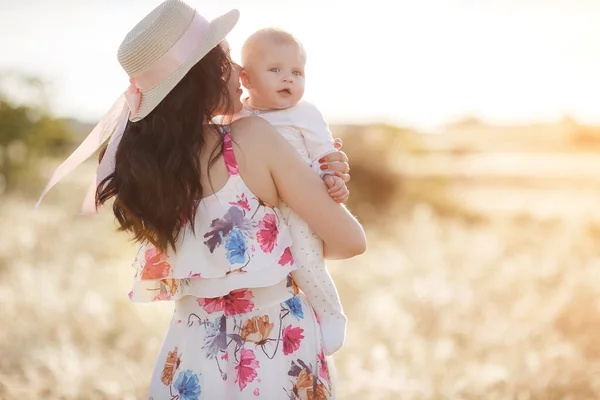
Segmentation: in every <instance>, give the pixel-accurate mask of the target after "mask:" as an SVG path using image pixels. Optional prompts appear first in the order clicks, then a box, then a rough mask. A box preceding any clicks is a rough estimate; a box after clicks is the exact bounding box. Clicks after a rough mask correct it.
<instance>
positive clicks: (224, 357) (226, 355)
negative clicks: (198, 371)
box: [221, 353, 229, 361]
mask: <svg viewBox="0 0 600 400" xmlns="http://www.w3.org/2000/svg"><path fill="white" fill-rule="evenodd" d="M221 360H225V361H229V353H223V355H222V356H221Z"/></svg>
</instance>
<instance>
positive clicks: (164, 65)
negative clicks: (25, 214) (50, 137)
mask: <svg viewBox="0 0 600 400" xmlns="http://www.w3.org/2000/svg"><path fill="white" fill-rule="evenodd" d="M209 28H210V23H209V22H208V21H207V20H206V19H205V18H204V17H202V16H201V15H200V14H198V13H195V15H194V18H193V19H192V22H191V23H190V25H189V26H188V28H187V30H186V31H185V32H184V34H183V35H182V36H181V37H180V38H179V39H178V41H177V42H176V43H175V44H174V45H173V46H172V47H171V48H170V49H169V51H167V52H166V53H165V54H163V55H162V56H161V57H159V58H158V59H157V60H155V61H154V62H153V63H152V64H150V65H149V66H148V67H146V68H144V69H143V70H142V71H140V72H137V73H135V74H133V75H132V76H131V77H130V79H129V83H130V85H129V88H127V90H126V91H125V92H124V93H123V94H122V95H121V96H119V98H118V99H117V101H116V102H115V103H114V104H113V105H112V107H111V108H110V109H109V111H108V112H107V113H106V114H105V115H104V116H103V117H102V119H101V120H100V122H99V123H98V125H96V126H95V127H94V129H93V130H92V131H91V132H90V134H89V135H88V136H87V137H86V138H85V139H84V141H83V142H82V143H81V144H80V145H79V147H77V149H75V151H73V153H71V155H69V157H68V158H67V159H66V160H65V161H63V163H62V164H61V165H60V166H59V167H58V168H57V169H56V171H54V174H52V177H51V178H50V180H49V181H48V183H47V184H46V187H45V188H44V190H43V192H42V194H41V196H40V198H39V200H38V202H37V203H36V205H35V208H38V207H39V206H40V203H41V202H42V199H43V198H44V196H45V195H46V194H47V193H48V191H50V189H52V188H53V187H54V185H56V184H57V183H58V182H59V181H60V180H62V179H63V178H64V177H65V176H66V175H67V174H69V173H70V172H71V171H73V170H74V169H75V168H76V167H78V166H79V165H80V164H81V163H82V162H84V161H85V160H87V159H88V158H89V157H90V156H91V155H92V154H94V152H96V150H98V149H99V148H100V147H101V146H102V145H103V144H104V142H106V140H107V139H108V138H110V140H109V142H108V146H107V148H106V152H105V153H104V157H103V158H102V161H101V162H100V164H99V165H98V168H97V170H96V176H95V177H94V181H93V182H92V183H91V185H90V187H89V189H88V191H87V193H86V196H85V199H84V201H83V205H82V208H81V212H82V213H83V214H95V213H97V212H98V209H97V208H96V190H97V188H98V186H99V185H100V183H101V182H102V181H103V180H104V179H105V178H106V177H108V176H110V175H111V174H112V173H113V172H114V171H115V160H116V154H117V149H118V147H119V143H120V142H121V138H122V137H123V133H124V132H125V127H126V126H127V121H128V119H129V118H130V116H131V115H133V116H135V114H137V113H138V112H139V110H140V107H141V105H142V103H143V99H144V92H147V91H148V90H150V89H152V88H154V87H156V86H158V85H159V84H160V83H161V82H162V81H164V80H165V79H167V78H168V77H169V76H171V75H172V74H173V73H174V72H175V71H177V69H179V68H180V67H181V66H182V65H184V64H185V63H186V62H187V61H188V60H189V59H190V57H191V56H192V55H193V54H194V52H195V51H196V49H198V47H199V46H200V44H201V41H202V39H205V38H206V33H207V32H208V29H209Z"/></svg>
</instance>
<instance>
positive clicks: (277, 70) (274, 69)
mask: <svg viewBox="0 0 600 400" xmlns="http://www.w3.org/2000/svg"><path fill="white" fill-rule="evenodd" d="M269 71H271V72H279V68H277V67H274V68H271V69H270V70H269Z"/></svg>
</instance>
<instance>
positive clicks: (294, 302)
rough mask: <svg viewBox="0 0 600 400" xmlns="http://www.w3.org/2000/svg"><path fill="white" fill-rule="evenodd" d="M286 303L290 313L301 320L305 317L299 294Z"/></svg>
mask: <svg viewBox="0 0 600 400" xmlns="http://www.w3.org/2000/svg"><path fill="white" fill-rule="evenodd" d="M285 305H286V306H287V307H288V310H290V313H291V314H292V315H293V316H294V317H296V319H297V320H301V319H302V318H304V311H303V310H302V303H300V298H299V297H298V296H294V297H292V298H291V299H288V300H286V301H285Z"/></svg>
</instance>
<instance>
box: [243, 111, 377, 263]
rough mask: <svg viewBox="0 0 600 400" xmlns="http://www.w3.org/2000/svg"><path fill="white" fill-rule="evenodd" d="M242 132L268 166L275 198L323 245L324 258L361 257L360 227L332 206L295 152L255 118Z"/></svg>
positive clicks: (363, 244)
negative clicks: (317, 237) (301, 220)
mask: <svg viewBox="0 0 600 400" xmlns="http://www.w3.org/2000/svg"><path fill="white" fill-rule="evenodd" d="M246 128H247V129H248V130H249V131H248V132H247V133H248V136H246V137H251V138H252V142H253V143H252V146H251V147H252V149H253V150H255V151H259V152H260V153H261V154H259V155H260V156H261V158H262V159H263V160H265V161H266V162H267V164H268V169H269V171H270V173H271V177H272V179H273V182H274V183H275V186H276V189H277V193H278V195H279V197H280V198H281V199H282V200H283V201H284V202H285V203H286V204H287V205H288V206H289V207H290V208H291V209H292V210H294V211H295V212H296V213H297V214H298V215H299V216H300V217H301V218H303V219H304V220H305V221H306V222H307V223H308V225H309V226H310V227H311V228H312V229H313V231H314V232H315V233H316V234H317V235H319V237H320V238H321V239H322V240H323V242H324V243H325V246H326V249H327V253H328V254H327V257H328V258H350V257H354V256H356V255H359V254H362V253H364V251H365V250H366V237H365V233H364V231H363V229H362V226H361V225H360V224H359V223H358V221H357V220H356V218H354V217H353V216H352V214H350V213H349V212H348V210H347V209H346V208H345V207H344V206H343V205H340V204H338V203H336V202H335V200H333V199H332V198H331V197H330V195H329V193H328V192H327V188H326V186H325V184H324V183H323V181H322V180H321V178H320V177H319V176H318V175H317V174H315V173H314V171H312V170H311V168H310V167H309V166H308V165H307V164H306V163H305V162H304V161H303V160H302V158H301V157H300V155H299V154H298V152H297V151H296V150H295V149H294V148H293V147H292V145H291V144H289V143H288V142H287V141H286V140H285V139H284V138H283V137H282V136H281V135H279V134H278V133H277V131H276V130H275V128H273V127H272V126H271V125H270V124H269V123H267V122H265V121H263V120H261V119H259V118H256V119H255V120H254V121H252V123H251V124H248V125H247V126H246Z"/></svg>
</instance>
